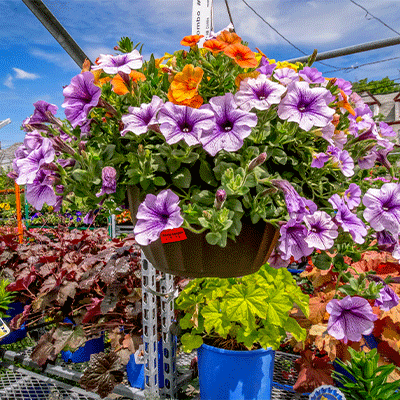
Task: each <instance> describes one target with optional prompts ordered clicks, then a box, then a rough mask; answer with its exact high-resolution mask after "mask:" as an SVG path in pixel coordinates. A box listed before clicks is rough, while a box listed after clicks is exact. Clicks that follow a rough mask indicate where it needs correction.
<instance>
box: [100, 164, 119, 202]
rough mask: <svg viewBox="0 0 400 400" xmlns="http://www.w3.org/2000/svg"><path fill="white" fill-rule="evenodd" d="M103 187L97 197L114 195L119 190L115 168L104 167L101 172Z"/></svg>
mask: <svg viewBox="0 0 400 400" xmlns="http://www.w3.org/2000/svg"><path fill="white" fill-rule="evenodd" d="M101 179H102V186H101V190H100V192H99V193H96V197H100V196H103V194H112V193H115V192H116V190H117V171H116V170H115V168H114V167H104V168H103V170H102V171H101Z"/></svg>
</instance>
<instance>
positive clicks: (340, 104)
mask: <svg viewBox="0 0 400 400" xmlns="http://www.w3.org/2000/svg"><path fill="white" fill-rule="evenodd" d="M339 90H340V94H341V95H342V97H343V100H340V101H338V102H337V106H338V107H341V108H344V109H345V110H347V111H348V112H349V113H350V114H351V115H354V116H355V115H356V112H355V111H354V110H353V107H352V106H351V105H350V103H349V102H348V101H347V96H346V94H345V93H344V92H343V90H341V89H339Z"/></svg>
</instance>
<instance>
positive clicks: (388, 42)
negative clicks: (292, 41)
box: [286, 36, 400, 63]
mask: <svg viewBox="0 0 400 400" xmlns="http://www.w3.org/2000/svg"><path fill="white" fill-rule="evenodd" d="M397 44H400V36H397V37H394V38H390V39H383V40H377V41H376V42H368V43H363V44H358V45H356V46H350V47H343V48H342V49H337V50H331V51H325V52H323V53H319V54H317V58H316V61H321V60H328V59H330V58H336V57H341V56H347V55H349V54H355V53H361V52H363V51H369V50H375V49H381V48H383V47H388V46H395V45H397ZM310 55H311V54H310ZM309 57H310V56H303V57H297V58H291V59H290V60H286V61H288V62H291V63H295V62H301V63H304V62H306V61H307V60H308V58H309Z"/></svg>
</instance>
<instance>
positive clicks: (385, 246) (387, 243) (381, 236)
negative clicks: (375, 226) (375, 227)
mask: <svg viewBox="0 0 400 400" xmlns="http://www.w3.org/2000/svg"><path fill="white" fill-rule="evenodd" d="M376 239H377V241H378V249H379V250H382V251H388V252H390V253H392V252H393V250H394V248H395V246H396V245H398V243H397V242H396V240H395V239H394V237H393V236H392V234H391V233H390V232H388V231H385V230H384V231H379V232H376Z"/></svg>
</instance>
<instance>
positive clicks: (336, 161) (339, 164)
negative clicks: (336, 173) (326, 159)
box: [332, 150, 354, 177]
mask: <svg viewBox="0 0 400 400" xmlns="http://www.w3.org/2000/svg"><path fill="white" fill-rule="evenodd" d="M332 164H333V166H334V167H336V168H339V169H340V170H341V171H342V174H343V175H344V176H347V177H350V176H353V175H354V161H353V159H352V158H351V156H350V154H349V152H348V151H347V150H340V151H339V154H338V155H337V156H332Z"/></svg>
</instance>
